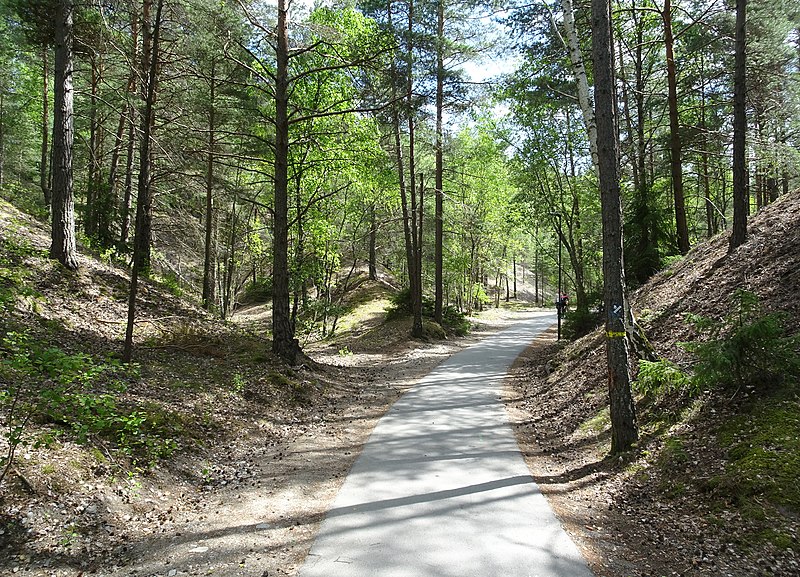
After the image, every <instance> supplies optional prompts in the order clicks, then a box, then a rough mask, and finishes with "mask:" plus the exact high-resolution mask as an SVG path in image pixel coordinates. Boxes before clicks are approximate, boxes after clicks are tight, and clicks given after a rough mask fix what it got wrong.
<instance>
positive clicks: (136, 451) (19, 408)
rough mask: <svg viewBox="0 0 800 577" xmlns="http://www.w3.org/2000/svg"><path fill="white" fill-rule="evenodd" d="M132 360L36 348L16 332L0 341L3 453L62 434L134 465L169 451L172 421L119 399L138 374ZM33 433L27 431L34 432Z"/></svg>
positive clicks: (1, 460) (0, 459) (4, 459)
mask: <svg viewBox="0 0 800 577" xmlns="http://www.w3.org/2000/svg"><path fill="white" fill-rule="evenodd" d="M138 371H139V370H138V367H137V366H136V365H127V366H126V365H123V364H121V363H120V362H119V361H118V360H116V359H114V358H105V359H98V358H93V357H91V356H89V355H87V354H83V353H73V354H70V353H67V352H65V351H63V350H62V349H60V348H58V347H55V346H46V345H42V344H40V343H39V342H37V341H36V340H34V339H33V338H32V337H31V335H29V334H28V333H26V332H24V331H19V332H18V331H8V332H6V334H5V335H3V337H2V340H0V379H2V380H3V381H4V382H6V383H8V386H7V387H5V388H4V389H3V390H2V391H0V411H2V415H3V421H4V424H5V425H6V427H5V429H4V433H3V434H4V436H5V440H6V443H7V445H8V447H9V452H8V453H6V454H4V455H2V456H0V468H2V469H5V466H6V465H7V464H8V463H9V461H10V460H11V459H12V458H13V451H14V450H15V449H16V448H17V447H19V446H25V445H32V446H34V447H37V448H38V447H40V446H47V445H49V444H50V443H52V442H53V441H54V440H55V439H57V438H61V437H68V438H71V439H73V440H75V441H76V442H78V443H80V444H95V445H103V446H109V445H110V446H112V447H113V448H114V449H115V450H116V451H118V452H119V453H121V454H123V455H125V456H127V457H129V458H130V459H131V460H132V462H134V463H135V464H137V465H140V466H141V465H150V464H152V463H154V462H155V461H156V460H158V459H161V458H163V457H167V456H169V455H171V454H172V452H173V451H174V450H175V449H176V448H177V445H178V441H177V439H176V437H178V436H179V435H180V432H181V431H180V429H179V427H178V423H179V422H180V420H179V419H176V418H175V416H174V415H173V414H171V412H169V411H167V410H165V409H162V408H160V407H159V406H158V405H157V404H156V403H152V402H151V403H146V402H145V403H134V402H132V401H128V400H125V392H126V391H127V390H128V387H129V386H130V384H131V383H133V382H134V381H135V380H136V379H138V378H139V374H138ZM34 431H35V432H34Z"/></svg>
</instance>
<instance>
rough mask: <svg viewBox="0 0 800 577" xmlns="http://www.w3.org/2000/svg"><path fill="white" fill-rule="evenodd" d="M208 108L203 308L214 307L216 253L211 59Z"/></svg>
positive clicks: (214, 106)
mask: <svg viewBox="0 0 800 577" xmlns="http://www.w3.org/2000/svg"><path fill="white" fill-rule="evenodd" d="M210 80H211V84H210V87H209V108H208V155H207V159H206V231H205V232H206V246H205V254H204V259H203V308H205V309H206V310H209V311H210V310H211V309H212V308H213V307H214V300H215V294H214V289H215V287H216V278H215V275H214V273H215V271H216V267H215V265H216V262H217V255H216V251H215V250H214V240H215V239H214V236H215V235H214V224H215V222H216V219H215V217H214V163H215V156H214V152H215V151H214V148H215V146H216V142H215V139H216V112H217V111H216V61H215V60H213V59H212V61H211V77H210Z"/></svg>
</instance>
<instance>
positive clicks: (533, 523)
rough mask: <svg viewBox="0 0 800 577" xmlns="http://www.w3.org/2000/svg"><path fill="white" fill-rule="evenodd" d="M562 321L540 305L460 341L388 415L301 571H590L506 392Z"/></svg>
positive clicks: (419, 575) (549, 574) (340, 574)
mask: <svg viewBox="0 0 800 577" xmlns="http://www.w3.org/2000/svg"><path fill="white" fill-rule="evenodd" d="M553 322H554V314H553V313H552V312H546V313H543V312H532V313H528V314H526V315H525V316H524V317H523V319H522V321H521V322H519V323H517V324H515V325H513V326H512V327H510V328H508V329H506V330H504V331H502V332H500V333H497V334H494V335H492V336H490V337H488V338H486V339H484V340H483V341H481V342H480V343H478V344H476V345H473V346H472V347H470V348H468V349H466V350H464V351H461V352H459V353H457V354H455V355H453V356H452V357H450V358H449V359H447V360H446V361H444V362H443V363H441V364H440V365H439V366H438V367H437V368H436V369H435V370H433V371H432V372H431V373H429V374H428V375H427V376H426V377H425V378H424V379H422V380H421V381H420V382H419V383H418V384H417V385H416V386H415V387H414V388H413V389H411V390H410V391H409V392H407V393H406V394H405V395H404V396H403V397H402V398H400V399H399V400H398V401H397V402H396V403H395V404H394V405H393V406H392V408H391V410H390V411H389V412H388V413H387V414H386V415H385V416H384V417H383V418H382V419H381V420H380V421H379V423H378V426H377V427H376V428H375V430H374V431H373V433H372V436H371V437H370V439H369V441H368V443H367V444H366V445H365V447H364V449H363V452H362V453H361V455H360V457H359V458H358V460H357V461H356V462H355V464H354V465H353V468H352V469H351V471H350V473H349V474H348V476H347V479H346V480H345V483H344V485H343V486H342V488H341V490H340V491H339V494H338V496H337V498H336V501H335V503H334V505H333V507H332V509H331V510H330V511H329V512H328V514H327V517H326V519H325V520H324V521H323V523H322V526H321V528H320V531H319V534H318V536H317V538H316V541H315V543H314V544H313V546H312V548H311V552H310V553H309V556H308V558H307V560H306V563H305V565H304V566H303V568H302V569H301V571H300V576H301V577H361V576H364V577H367V576H369V577H428V576H431V577H433V576H436V577H449V576H453V577H470V576H475V577H489V576H493V575H497V576H500V575H502V576H503V577H523V576H538V577H590V576H591V575H592V573H591V572H590V570H589V568H588V566H587V565H586V562H585V561H584V559H583V558H582V557H581V555H580V553H579V552H578V550H577V548H576V547H575V545H574V544H573V543H572V541H571V540H570V539H569V537H568V536H567V534H566V533H565V532H564V530H563V529H562V527H561V525H560V523H559V522H558V520H557V519H556V517H555V515H554V514H553V512H552V510H551V509H550V506H549V504H548V503H547V501H546V500H545V498H544V497H543V496H542V494H541V493H540V492H539V489H538V487H537V486H536V484H535V483H534V482H533V480H532V478H531V475H530V473H529V471H528V468H527V466H526V464H525V462H524V460H523V458H522V454H521V453H520V450H519V447H518V445H517V442H516V440H515V438H514V434H513V431H512V429H511V426H510V424H509V419H508V415H507V413H506V411H505V410H504V406H503V401H502V385H503V380H504V378H505V376H506V373H507V371H508V369H509V367H510V365H511V363H513V361H514V360H515V359H516V358H517V356H518V355H519V354H520V353H521V352H522V351H523V350H524V349H525V348H526V347H527V346H528V344H529V343H530V342H531V340H533V338H534V337H536V335H538V334H539V333H541V332H542V331H544V330H545V329H546V328H547V327H548V326H551V325H552V324H553Z"/></svg>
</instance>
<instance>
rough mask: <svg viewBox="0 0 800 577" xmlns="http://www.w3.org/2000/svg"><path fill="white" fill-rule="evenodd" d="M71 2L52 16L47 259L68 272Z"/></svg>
mask: <svg viewBox="0 0 800 577" xmlns="http://www.w3.org/2000/svg"><path fill="white" fill-rule="evenodd" d="M73 10H74V7H73V0H61V1H60V2H59V3H58V6H57V8H56V13H55V63H54V71H55V82H54V89H53V97H54V101H53V164H54V166H53V205H52V223H53V230H52V244H51V245H50V258H53V259H56V260H58V261H59V262H60V263H61V264H63V265H64V266H65V267H67V268H68V269H70V270H76V269H77V268H78V260H77V249H76V246H75V204H74V200H73V191H72V143H73V139H74V134H75V132H74V125H73V88H72V73H73V60H72V41H73V36H72V17H73Z"/></svg>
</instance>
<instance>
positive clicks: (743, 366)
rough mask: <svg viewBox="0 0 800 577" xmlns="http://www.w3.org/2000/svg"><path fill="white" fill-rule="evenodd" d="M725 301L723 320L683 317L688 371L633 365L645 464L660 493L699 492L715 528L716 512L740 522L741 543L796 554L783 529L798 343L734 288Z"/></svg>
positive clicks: (789, 492)
mask: <svg viewBox="0 0 800 577" xmlns="http://www.w3.org/2000/svg"><path fill="white" fill-rule="evenodd" d="M731 305H732V306H731V312H730V313H729V314H728V315H726V316H725V317H724V318H722V319H720V320H713V319H708V318H703V317H699V316H690V317H689V318H688V319H687V321H688V322H689V323H690V324H691V325H692V327H693V328H694V329H695V330H696V332H697V334H698V335H699V336H700V338H698V339H697V340H694V341H692V342H689V343H683V344H682V346H683V348H684V349H686V350H687V351H689V352H691V353H692V354H693V356H694V358H693V363H692V364H691V365H690V366H679V365H677V364H675V363H672V362H670V361H668V360H666V359H661V360H659V361H656V362H647V361H642V362H640V364H639V372H638V376H637V379H636V381H635V382H634V383H633V388H634V390H635V391H636V392H637V393H638V395H639V399H640V401H639V404H640V414H639V417H640V429H641V433H642V435H641V439H642V442H643V443H645V444H647V443H650V442H652V445H653V446H657V447H659V450H658V451H656V453H657V454H656V456H655V457H652V458H651V456H650V455H649V454H647V455H644V458H645V459H648V460H650V461H651V464H652V465H654V466H655V467H656V469H655V471H656V473H657V475H658V479H659V490H660V491H661V492H662V494H664V495H665V496H667V497H669V498H680V497H683V496H684V495H686V494H687V493H688V492H689V490H690V489H693V490H694V491H697V492H699V493H700V494H703V499H704V500H705V501H706V502H707V503H709V504H710V506H711V510H712V511H713V512H712V514H711V518H710V519H709V521H710V522H711V523H712V525H713V524H714V522H715V519H717V520H718V519H721V518H723V517H724V516H722V517H721V516H719V513H721V512H723V511H725V512H727V513H728V514H730V513H731V512H735V513H736V514H738V515H739V516H741V518H742V519H743V521H744V524H743V529H742V532H743V537H742V544H743V545H748V544H749V545H748V546H752V545H758V544H761V543H769V544H771V545H772V546H775V547H778V548H792V549H795V550H800V548H799V547H798V543H797V540H796V538H795V537H792V536H791V535H790V533H789V532H787V531H786V530H785V528H786V527H787V526H789V525H791V524H794V523H796V521H797V519H798V516H800V484H798V479H800V385H798V383H799V382H800V379H799V378H798V376H799V375H800V355H798V347H800V339H798V337H797V336H796V335H792V334H791V333H790V331H789V327H788V318H787V316H786V315H783V314H781V313H777V312H764V311H762V310H761V307H760V306H759V300H758V298H757V296H756V295H753V294H752V293H748V292H746V291H737V292H736V293H735V294H734V295H733V297H732V299H731ZM709 415H717V418H716V419H714V420H713V421H712V422H713V423H716V424H713V425H709V424H706V423H705V421H704V420H705V419H706V418H707V417H708V416H709ZM691 431H694V432H695V433H698V432H699V433H701V434H700V435H699V436H698V435H697V434H695V435H692V434H690V433H688V432H691ZM710 460H714V461H716V464H715V466H714V467H713V468H711V469H707V468H706V466H705V465H707V464H709V463H710ZM676 472H682V474H676Z"/></svg>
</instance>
